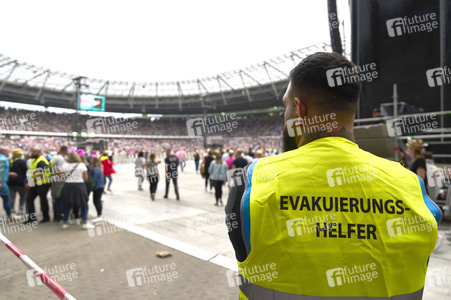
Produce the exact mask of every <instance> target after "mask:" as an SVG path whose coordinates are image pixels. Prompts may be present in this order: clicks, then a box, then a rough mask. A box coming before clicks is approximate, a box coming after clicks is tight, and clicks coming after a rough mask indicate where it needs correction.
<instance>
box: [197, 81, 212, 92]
mask: <svg viewBox="0 0 451 300" xmlns="http://www.w3.org/2000/svg"><path fill="white" fill-rule="evenodd" d="M197 87H198V88H199V94H202V91H201V90H200V88H201V87H202V88H203V89H204V91H205V93H207V95H208V94H209V92H208V90H207V88H206V87H205V85H204V84H203V83H202V81H200V80H199V79H197Z"/></svg>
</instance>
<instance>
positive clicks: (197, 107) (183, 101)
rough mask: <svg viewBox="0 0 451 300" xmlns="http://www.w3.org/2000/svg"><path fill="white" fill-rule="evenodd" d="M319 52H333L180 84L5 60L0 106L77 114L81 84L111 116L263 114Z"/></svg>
mask: <svg viewBox="0 0 451 300" xmlns="http://www.w3.org/2000/svg"><path fill="white" fill-rule="evenodd" d="M318 51H331V50H330V47H329V45H327V44H318V45H313V46H309V47H305V48H302V49H299V50H296V51H292V52H290V53H288V54H285V55H282V56H279V57H276V58H273V59H268V60H266V61H263V62H261V63H259V64H255V65H251V66H248V67H245V68H241V69H239V70H234V71H230V72H226V73H221V74H217V75H214V76H210V77H205V78H198V79H193V80H186V81H174V82H126V81H109V80H105V79H96V78H86V77H82V76H78V75H73V74H67V73H62V72H58V71H53V70H49V69H46V68H44V67H39V66H35V65H31V64H28V63H24V62H20V61H17V60H15V59H13V58H10V57H7V56H4V55H1V54H0V100H4V101H11V102H17V103H26V104H38V105H45V106H53V107H61V108H71V109H73V108H75V106H76V105H75V104H76V101H75V92H76V82H77V80H76V78H79V80H80V82H81V89H80V91H81V92H82V93H90V94H96V95H104V96H106V111H111V112H127V113H152V114H180V115H189V114H194V113H199V112H203V113H215V112H230V111H240V110H249V109H250V108H254V109H262V108H268V107H273V106H277V105H280V99H281V97H282V95H283V92H284V90H285V88H286V85H287V78H288V73H289V71H290V70H291V69H292V68H293V67H294V66H296V65H297V64H298V63H299V62H300V61H301V60H302V59H303V58H304V57H306V56H307V55H309V54H312V53H315V52H318Z"/></svg>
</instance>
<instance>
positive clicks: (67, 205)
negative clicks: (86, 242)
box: [61, 152, 88, 229]
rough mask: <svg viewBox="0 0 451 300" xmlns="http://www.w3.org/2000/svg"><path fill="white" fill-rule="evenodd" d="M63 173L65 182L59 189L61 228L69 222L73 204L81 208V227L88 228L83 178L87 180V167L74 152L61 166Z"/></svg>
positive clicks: (86, 195) (86, 201)
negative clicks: (61, 210)
mask: <svg viewBox="0 0 451 300" xmlns="http://www.w3.org/2000/svg"><path fill="white" fill-rule="evenodd" d="M61 170H62V173H63V175H64V178H65V179H66V180H65V184H64V188H63V190H62V191H61V199H62V202H63V211H64V217H63V229H67V228H68V227H69V224H68V223H67V221H68V219H69V213H70V210H71V209H72V207H73V206H74V204H77V205H78V207H79V208H80V209H81V218H82V220H83V229H88V224H87V221H88V191H87V189H86V184H85V180H88V172H87V171H88V169H87V168H86V166H85V164H83V163H82V162H81V160H80V157H79V156H78V154H77V153H76V152H71V153H69V154H68V155H67V163H66V164H64V165H63V166H62V168H61Z"/></svg>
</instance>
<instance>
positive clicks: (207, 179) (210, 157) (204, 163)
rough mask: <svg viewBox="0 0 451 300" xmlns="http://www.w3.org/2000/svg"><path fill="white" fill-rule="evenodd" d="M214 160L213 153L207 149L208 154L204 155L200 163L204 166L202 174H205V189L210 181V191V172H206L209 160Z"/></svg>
mask: <svg viewBox="0 0 451 300" xmlns="http://www.w3.org/2000/svg"><path fill="white" fill-rule="evenodd" d="M213 160H214V157H213V153H212V152H211V151H208V155H207V156H205V158H204V160H203V162H202V165H203V168H204V172H205V173H204V175H203V176H205V191H207V187H208V183H210V191H211V188H212V186H211V182H210V173H209V172H208V168H209V167H210V164H211V162H212V161H213Z"/></svg>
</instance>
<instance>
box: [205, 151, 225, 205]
mask: <svg viewBox="0 0 451 300" xmlns="http://www.w3.org/2000/svg"><path fill="white" fill-rule="evenodd" d="M228 169H229V168H228V167H227V164H226V163H225V162H223V161H222V155H221V153H216V159H215V160H214V161H212V162H211V164H210V166H209V167H208V173H209V174H210V181H211V185H212V186H214V188H215V198H216V203H215V205H218V201H219V202H220V203H221V205H222V199H221V198H222V185H223V184H224V182H225V181H226V180H227V170H228Z"/></svg>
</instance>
